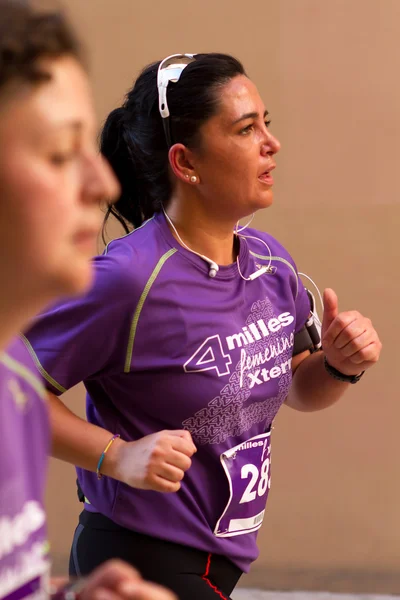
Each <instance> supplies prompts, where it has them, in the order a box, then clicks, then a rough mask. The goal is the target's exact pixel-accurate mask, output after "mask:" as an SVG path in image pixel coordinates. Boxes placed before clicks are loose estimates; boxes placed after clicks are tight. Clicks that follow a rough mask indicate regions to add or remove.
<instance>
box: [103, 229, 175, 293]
mask: <svg viewBox="0 0 400 600" xmlns="http://www.w3.org/2000/svg"><path fill="white" fill-rule="evenodd" d="M172 252H175V250H174V249H173V248H171V246H169V245H168V243H167V242H166V241H165V239H164V237H163V236H162V235H160V232H159V229H158V226H157V221H156V219H154V218H153V219H149V220H148V221H146V222H145V223H144V224H143V225H142V226H141V227H139V228H138V229H136V230H134V231H132V232H131V233H128V234H127V235H125V236H123V237H121V238H117V239H115V240H113V241H112V242H110V243H109V244H108V245H107V247H106V248H105V250H104V252H103V254H102V255H101V256H97V257H96V258H95V259H94V261H93V266H94V285H93V290H92V292H94V293H96V292H97V293H101V294H104V292H106V293H107V294H111V297H112V298H115V297H117V298H120V297H121V293H125V294H126V293H129V294H131V295H132V294H133V295H134V296H137V294H140V293H141V292H142V291H143V290H144V288H145V287H146V285H147V283H148V281H149V280H150V279H151V277H152V275H153V273H154V271H155V270H157V269H158V268H159V267H160V264H161V263H162V262H163V260H165V257H166V255H168V254H171V253H172Z"/></svg>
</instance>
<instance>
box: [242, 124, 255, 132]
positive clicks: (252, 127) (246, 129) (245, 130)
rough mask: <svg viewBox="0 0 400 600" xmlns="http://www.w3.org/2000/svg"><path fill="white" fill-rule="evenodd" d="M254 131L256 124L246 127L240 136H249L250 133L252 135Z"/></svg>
mask: <svg viewBox="0 0 400 600" xmlns="http://www.w3.org/2000/svg"><path fill="white" fill-rule="evenodd" d="M253 129H254V124H253V123H251V125H247V127H244V128H243V129H241V130H240V134H241V135H247V134H248V133H250V132H251V131H253Z"/></svg>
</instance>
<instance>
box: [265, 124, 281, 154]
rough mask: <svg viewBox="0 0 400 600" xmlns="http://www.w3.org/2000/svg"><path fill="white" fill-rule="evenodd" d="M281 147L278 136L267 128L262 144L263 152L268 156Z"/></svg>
mask: <svg viewBox="0 0 400 600" xmlns="http://www.w3.org/2000/svg"><path fill="white" fill-rule="evenodd" d="M280 149H281V144H280V141H279V140H278V138H276V137H275V136H274V135H272V133H271V132H270V131H269V129H266V132H265V139H264V140H263V143H262V146H261V154H262V155H263V156H267V155H268V154H276V153H277V152H279V150H280Z"/></svg>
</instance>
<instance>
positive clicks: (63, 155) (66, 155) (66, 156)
mask: <svg viewBox="0 0 400 600" xmlns="http://www.w3.org/2000/svg"><path fill="white" fill-rule="evenodd" d="M75 154H76V153H75V152H54V154H52V155H51V156H50V162H51V163H52V164H53V165H55V166H56V167H62V166H63V165H65V164H66V163H68V162H70V161H72V160H73V159H74V158H75Z"/></svg>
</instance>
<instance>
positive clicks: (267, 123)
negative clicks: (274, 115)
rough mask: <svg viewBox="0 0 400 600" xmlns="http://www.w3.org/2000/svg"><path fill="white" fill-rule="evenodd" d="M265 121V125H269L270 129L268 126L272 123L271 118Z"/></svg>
mask: <svg viewBox="0 0 400 600" xmlns="http://www.w3.org/2000/svg"><path fill="white" fill-rule="evenodd" d="M264 123H265V127H267V129H268V127H269V126H270V125H271V119H270V120H269V121H268V120H267V121H264Z"/></svg>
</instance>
